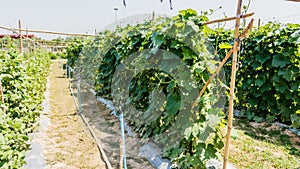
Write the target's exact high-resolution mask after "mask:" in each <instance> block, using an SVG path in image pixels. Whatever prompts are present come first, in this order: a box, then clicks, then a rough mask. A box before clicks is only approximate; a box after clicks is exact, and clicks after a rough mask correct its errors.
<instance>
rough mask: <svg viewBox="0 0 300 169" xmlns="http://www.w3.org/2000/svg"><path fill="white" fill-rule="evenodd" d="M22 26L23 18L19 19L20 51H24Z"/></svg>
mask: <svg viewBox="0 0 300 169" xmlns="http://www.w3.org/2000/svg"><path fill="white" fill-rule="evenodd" d="M21 29H22V26H21V20H19V39H20V53H21V54H22V52H23V41H22V30H21Z"/></svg>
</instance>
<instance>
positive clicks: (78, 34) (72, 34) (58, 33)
mask: <svg viewBox="0 0 300 169" xmlns="http://www.w3.org/2000/svg"><path fill="white" fill-rule="evenodd" d="M0 29H5V30H10V31H11V30H18V31H26V30H24V29H20V28H19V29H12V28H9V27H5V26H0ZM28 32H34V33H45V34H55V35H66V36H95V35H92V34H80V33H64V32H54V31H44V30H30V29H28Z"/></svg>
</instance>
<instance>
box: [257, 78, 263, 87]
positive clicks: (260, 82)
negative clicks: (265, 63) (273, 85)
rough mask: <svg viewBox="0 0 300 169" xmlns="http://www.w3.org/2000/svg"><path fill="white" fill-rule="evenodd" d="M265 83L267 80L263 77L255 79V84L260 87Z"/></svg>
mask: <svg viewBox="0 0 300 169" xmlns="http://www.w3.org/2000/svg"><path fill="white" fill-rule="evenodd" d="M264 83H265V80H264V79H262V78H259V79H256V80H255V84H256V85H257V86H258V87H261V86H262V85H263V84H264Z"/></svg>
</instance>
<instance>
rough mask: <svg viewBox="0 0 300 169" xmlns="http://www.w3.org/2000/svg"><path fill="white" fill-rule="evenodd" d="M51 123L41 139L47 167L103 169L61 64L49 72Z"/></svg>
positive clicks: (57, 63) (54, 64) (54, 168)
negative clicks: (77, 109) (78, 111)
mask: <svg viewBox="0 0 300 169" xmlns="http://www.w3.org/2000/svg"><path fill="white" fill-rule="evenodd" d="M49 92H50V112H49V114H46V116H47V117H48V118H49V119H50V125H49V126H48V129H47V131H46V132H45V134H44V135H43V137H42V138H41V144H42V145H43V147H44V148H43V155H44V157H45V159H46V164H47V166H46V168H47V169H48V168H49V169H60V168H61V169H77V168H78V169H85V168H86V169H93V168H100V169H104V168H106V167H105V163H104V162H103V160H102V158H101V155H100V153H99V150H98V148H97V145H96V144H95V141H94V140H93V138H92V137H91V134H90V133H89V131H88V129H87V127H86V126H85V124H84V123H83V121H82V119H81V118H80V116H78V114H77V112H76V107H75V104H74V101H73V98H72V96H71V93H70V91H69V83H68V79H67V78H65V76H64V71H63V70H62V67H61V63H60V62H58V61H53V62H52V66H51V72H50V88H49Z"/></svg>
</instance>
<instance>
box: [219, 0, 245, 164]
mask: <svg viewBox="0 0 300 169" xmlns="http://www.w3.org/2000/svg"><path fill="white" fill-rule="evenodd" d="M241 8H242V0H239V1H238V5H237V11H236V16H237V17H236V21H235V31H234V44H233V58H232V68H231V82H230V98H229V114H228V129H227V135H226V144H225V152H224V161H223V169H226V167H227V161H228V155H229V146H230V137H231V130H232V121H233V104H234V97H235V95H234V89H235V79H236V61H237V51H238V46H239V29H240V22H241V18H240V17H239V16H240V15H241Z"/></svg>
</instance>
